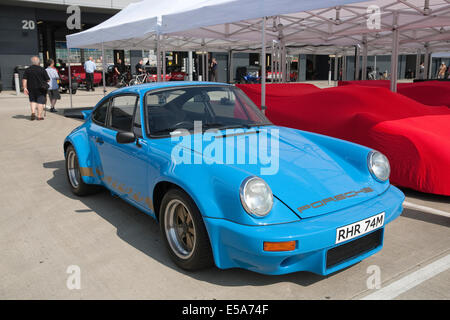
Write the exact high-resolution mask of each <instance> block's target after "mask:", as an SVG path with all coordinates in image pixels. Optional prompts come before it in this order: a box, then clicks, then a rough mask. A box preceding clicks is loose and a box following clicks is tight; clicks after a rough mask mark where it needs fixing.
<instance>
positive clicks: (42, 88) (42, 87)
mask: <svg viewBox="0 0 450 320" xmlns="http://www.w3.org/2000/svg"><path fill="white" fill-rule="evenodd" d="M42 78H43V80H41V84H40V86H39V91H41V92H42V93H44V94H45V93H47V91H48V88H50V86H49V84H48V82H47V80H46V78H48V75H47V71H45V69H44V68H42Z"/></svg>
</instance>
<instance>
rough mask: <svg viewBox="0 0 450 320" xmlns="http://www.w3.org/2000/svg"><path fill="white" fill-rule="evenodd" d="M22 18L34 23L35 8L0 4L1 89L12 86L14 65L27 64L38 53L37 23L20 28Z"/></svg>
mask: <svg viewBox="0 0 450 320" xmlns="http://www.w3.org/2000/svg"><path fill="white" fill-rule="evenodd" d="M22 20H26V21H34V23H36V16H35V10H34V9H33V8H25V7H10V6H0V70H1V78H2V82H3V89H11V88H13V79H14V77H13V73H14V67H15V66H16V65H29V64H30V57H31V56H32V55H37V54H38V50H39V49H38V33H37V25H35V28H34V29H26V30H24V29H22V27H23V23H22Z"/></svg>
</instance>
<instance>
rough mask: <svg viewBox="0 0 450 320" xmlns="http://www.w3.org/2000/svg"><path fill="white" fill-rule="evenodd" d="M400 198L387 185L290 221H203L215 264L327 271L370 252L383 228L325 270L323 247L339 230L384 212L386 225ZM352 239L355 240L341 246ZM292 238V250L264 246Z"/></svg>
mask: <svg viewBox="0 0 450 320" xmlns="http://www.w3.org/2000/svg"><path fill="white" fill-rule="evenodd" d="M404 199H405V196H404V195H403V193H402V192H401V191H400V190H399V189H397V188H396V187H394V186H390V187H389V188H388V189H387V190H386V191H385V192H384V193H383V194H381V195H379V196H378V197H376V198H374V199H370V200H368V201H365V202H363V203H360V204H358V205H355V206H353V207H351V208H346V209H344V210H340V211H336V212H333V213H329V214H324V215H321V216H317V217H312V218H307V219H301V220H300V221H296V222H291V223H285V224H272V225H267V226H247V225H241V224H237V223H234V222H231V221H228V220H224V219H214V218H206V217H205V218H204V221H205V225H206V228H207V230H208V233H209V236H210V240H211V246H212V249H213V253H214V260H215V263H216V265H217V266H218V267H219V268H222V269H227V268H235V267H237V268H243V269H248V270H251V271H255V272H259V273H263V274H273V275H275V274H285V273H291V272H297V271H310V272H314V273H317V274H321V275H327V274H330V273H333V272H336V271H338V270H341V269H343V268H346V267H348V266H350V265H352V264H355V263H357V262H359V261H361V260H363V259H365V258H367V257H369V256H371V255H373V254H374V253H376V252H378V251H379V250H381V248H382V246H383V238H384V237H383V235H384V230H382V231H381V234H382V236H381V242H380V244H379V246H377V247H376V248H374V249H372V250H370V251H366V252H363V253H361V254H358V255H356V256H353V257H351V258H349V259H347V260H345V261H343V262H341V263H339V264H337V265H334V266H331V267H330V268H327V267H326V265H327V263H326V257H327V251H328V250H330V249H332V248H334V247H336V246H337V245H336V244H335V239H336V229H337V228H339V227H342V226H346V225H349V224H351V223H354V222H356V221H360V220H363V219H366V218H368V217H371V216H374V215H376V214H378V213H381V212H385V223H384V226H385V225H386V224H387V223H389V222H391V221H392V220H394V219H395V218H397V217H398V216H399V215H400V214H401V212H402V209H403V208H402V203H403V200H404ZM384 226H383V227H382V228H384ZM366 235H367V234H365V235H362V236H360V237H359V238H361V237H364V236H366ZM356 239H358V238H354V239H351V240H349V241H347V242H343V243H340V244H339V245H343V244H346V243H348V242H350V241H354V240H356ZM291 240H295V241H296V249H295V250H293V251H288V252H268V251H264V250H263V242H264V241H271V242H278V241H291Z"/></svg>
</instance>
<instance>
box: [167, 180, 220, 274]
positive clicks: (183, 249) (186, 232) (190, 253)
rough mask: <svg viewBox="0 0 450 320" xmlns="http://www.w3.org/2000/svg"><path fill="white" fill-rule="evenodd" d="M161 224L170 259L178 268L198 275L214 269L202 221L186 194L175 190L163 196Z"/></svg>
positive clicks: (209, 245)
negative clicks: (195, 272) (205, 269)
mask: <svg viewBox="0 0 450 320" xmlns="http://www.w3.org/2000/svg"><path fill="white" fill-rule="evenodd" d="M159 223H160V227H161V232H162V235H163V239H164V242H165V244H166V247H167V250H168V252H169V255H170V257H171V258H172V260H173V261H174V262H175V264H176V265H177V266H179V267H180V268H182V269H184V270H188V271H196V270H200V269H204V268H208V267H211V266H213V265H214V260H213V255H212V250H211V244H210V242H209V237H208V233H207V231H206V227H205V224H204V222H203V218H202V216H201V214H200V211H199V210H198V208H197V206H196V205H195V203H194V201H193V200H192V199H191V197H189V196H188V195H187V194H186V193H185V192H184V191H182V190H180V189H175V188H174V189H171V190H169V191H168V192H167V193H166V194H165V195H164V197H163V199H162V201H161V208H160V215H159Z"/></svg>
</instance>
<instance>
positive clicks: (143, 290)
mask: <svg viewBox="0 0 450 320" xmlns="http://www.w3.org/2000/svg"><path fill="white" fill-rule="evenodd" d="M101 97H102V93H101V89H97V91H96V92H93V93H92V92H90V93H87V92H83V91H81V90H80V91H79V92H78V93H77V94H76V95H74V96H73V105H74V107H77V108H86V107H92V106H94V105H95V103H96V102H97V101H98V100H99V99H100V98H101ZM62 107H63V108H69V97H68V95H63V98H62V100H61V101H59V102H58V104H57V109H60V111H59V113H58V114H53V113H50V112H47V116H46V118H45V120H44V121H30V111H29V107H28V101H27V98H26V97H25V96H19V97H16V96H15V95H14V93H13V92H3V93H1V94H0V131H1V133H0V163H1V167H0V173H1V174H0V179H1V183H0V204H1V205H0V260H1V263H0V299H283V300H284V299H363V298H369V299H372V298H373V299H450V270H449V266H450V218H449V216H446V215H445V214H446V213H447V214H449V215H450V197H441V196H435V195H428V194H423V193H420V192H416V191H411V190H404V192H405V194H406V196H407V197H406V201H407V203H408V204H409V205H408V208H406V209H405V210H404V212H403V214H402V215H401V216H400V217H399V218H398V219H396V220H395V221H394V222H392V223H390V224H389V225H388V226H387V227H386V232H385V240H384V248H383V249H382V251H380V252H379V253H377V254H375V255H374V256H372V257H370V258H368V259H366V260H364V261H362V262H360V263H358V264H356V265H354V266H352V267H349V268H347V269H344V270H342V271H340V272H338V273H335V274H332V275H329V276H326V277H324V276H319V275H315V274H312V273H308V272H297V273H293V274H289V275H283V276H266V275H261V274H256V273H253V272H250V271H245V270H240V269H231V270H219V269H217V268H211V269H208V270H204V271H200V272H195V273H190V272H186V271H183V270H181V269H179V268H177V267H176V266H175V265H174V264H173V263H172V262H171V260H170V259H169V257H168V255H167V253H166V251H165V248H164V247H163V242H162V240H161V234H160V231H159V227H158V225H157V223H156V222H155V221H154V220H153V219H152V218H151V217H149V216H147V215H145V214H143V213H141V212H140V211H139V210H137V209H135V208H134V207H132V206H131V205H129V204H127V203H125V202H124V201H122V200H120V199H117V198H114V197H112V196H111V195H110V194H109V193H108V192H106V191H105V192H101V193H99V194H96V195H93V196H88V197H83V198H79V197H76V196H74V195H73V194H72V193H71V192H70V189H69V186H68V184H67V181H66V176H65V171H64V155H63V146H62V142H63V139H64V138H65V136H66V135H67V134H68V133H70V132H71V130H72V129H73V128H75V127H76V126H77V125H79V124H80V120H79V119H74V118H67V117H64V116H63V112H62V110H61V108H62ZM73 270H78V271H77V272H79V275H80V277H79V279H78V278H77V279H78V280H79V282H77V281H78V280H77V281H75V282H73V281H72V280H73V278H71V276H72V275H73ZM374 279H375V280H374ZM377 279H379V280H380V282H379V284H378V282H377ZM74 283H76V284H79V288H78V286H74V285H73V284H74ZM377 284H378V285H377Z"/></svg>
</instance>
